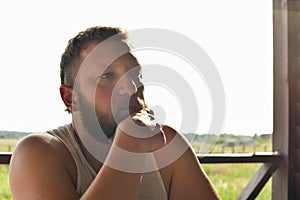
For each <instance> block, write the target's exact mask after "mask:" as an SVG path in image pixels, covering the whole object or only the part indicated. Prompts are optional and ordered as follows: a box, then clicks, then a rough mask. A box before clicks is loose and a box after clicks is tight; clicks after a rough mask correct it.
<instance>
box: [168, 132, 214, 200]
mask: <svg viewBox="0 0 300 200" xmlns="http://www.w3.org/2000/svg"><path fill="white" fill-rule="evenodd" d="M164 131H165V134H166V135H167V137H168V139H167V140H171V139H172V138H173V137H174V136H175V135H176V134H178V133H176V131H175V130H173V129H171V128H169V127H164ZM181 137H182V136H181ZM182 140H184V139H182ZM186 145H188V144H186ZM170 167H171V169H172V174H173V175H172V183H171V186H170V192H169V193H170V197H169V199H171V200H177V199H178V200H180V199H187V200H189V199H191V200H192V199H207V200H216V199H220V198H219V197H218V194H217V192H216V191H215V189H214V188H213V185H212V184H211V182H210V180H209V179H208V177H207V175H206V174H205V172H204V171H203V169H202V167H201V165H200V163H199V161H198V159H197V157H196V155H195V153H194V151H193V149H192V148H191V147H190V146H189V147H187V150H186V151H185V152H184V153H183V155H182V156H180V158H179V159H178V160H176V161H175V162H174V163H172V164H171V165H170Z"/></svg>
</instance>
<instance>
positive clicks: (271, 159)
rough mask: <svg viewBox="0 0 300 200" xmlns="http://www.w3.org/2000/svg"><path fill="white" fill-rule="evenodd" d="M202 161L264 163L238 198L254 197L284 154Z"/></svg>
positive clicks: (4, 156)
mask: <svg viewBox="0 0 300 200" xmlns="http://www.w3.org/2000/svg"><path fill="white" fill-rule="evenodd" d="M11 155H12V153H11V152H0V164H6V165H8V164H9V162H10V158H11ZM197 157H198V159H199V161H200V162H201V163H206V164H215V163H219V164H225V163H262V166H261V167H260V168H259V169H258V171H257V172H256V174H255V175H254V176H253V177H252V179H251V180H250V182H249V183H248V185H247V186H246V187H245V188H244V190H243V191H242V192H241V194H240V195H239V197H238V198H237V199H238V200H243V199H254V198H255V197H256V196H257V195H258V194H259V192H260V191H261V189H262V188H263V187H264V185H265V184H266V183H267V182H268V180H269V179H270V177H272V175H273V173H274V172H275V171H276V169H277V168H278V166H279V164H280V161H281V160H282V156H281V155H279V154H278V153H276V152H260V153H257V152H256V153H249V154H205V155H202V154H197Z"/></svg>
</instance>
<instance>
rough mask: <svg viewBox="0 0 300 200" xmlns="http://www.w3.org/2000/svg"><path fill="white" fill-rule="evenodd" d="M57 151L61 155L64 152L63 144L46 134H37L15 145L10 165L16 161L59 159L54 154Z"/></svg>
mask: <svg viewBox="0 0 300 200" xmlns="http://www.w3.org/2000/svg"><path fill="white" fill-rule="evenodd" d="M56 151H59V152H61V153H63V152H64V151H65V149H64V145H63V143H62V142H61V141H60V140H59V139H57V138H55V137H53V136H52V135H50V134H47V133H37V134H31V135H28V136H26V137H24V138H23V139H21V140H20V142H19V143H18V144H17V146H16V148H15V150H14V152H13V156H12V160H11V165H13V164H14V163H15V162H17V161H18V159H24V160H23V161H26V160H28V159H29V160H31V161H34V160H35V159H37V160H42V159H43V158H45V157H46V156H53V157H57V158H59V157H58V156H59V155H57V154H55V153H56Z"/></svg>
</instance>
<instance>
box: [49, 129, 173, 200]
mask: <svg viewBox="0 0 300 200" xmlns="http://www.w3.org/2000/svg"><path fill="white" fill-rule="evenodd" d="M48 133H50V134H51V135H53V136H55V137H57V138H59V139H60V140H61V141H62V142H63V143H64V144H65V146H66V147H67V148H68V150H69V151H70V153H71V155H72V157H73V159H74V161H75V164H76V167H77V188H76V191H77V193H78V194H79V196H82V195H83V194H84V192H85V191H86V190H87V188H88V187H89V186H90V184H91V183H92V182H93V180H94V178H95V177H96V175H97V173H96V172H95V170H94V169H93V167H92V166H91V165H90V164H89V162H88V161H87V159H86V157H85V156H84V154H83V152H82V150H81V147H80V145H79V144H78V142H77V140H76V138H75V134H76V133H75V131H74V129H73V128H72V125H71V124H67V125H65V126H61V127H59V128H57V129H54V130H52V131H48ZM138 199H139V200H147V199H149V200H150V199H153V200H166V199H168V198H167V193H166V190H165V187H164V184H163V181H162V178H161V176H160V173H159V171H154V172H150V173H146V174H143V179H142V181H141V184H140V191H139V198H138Z"/></svg>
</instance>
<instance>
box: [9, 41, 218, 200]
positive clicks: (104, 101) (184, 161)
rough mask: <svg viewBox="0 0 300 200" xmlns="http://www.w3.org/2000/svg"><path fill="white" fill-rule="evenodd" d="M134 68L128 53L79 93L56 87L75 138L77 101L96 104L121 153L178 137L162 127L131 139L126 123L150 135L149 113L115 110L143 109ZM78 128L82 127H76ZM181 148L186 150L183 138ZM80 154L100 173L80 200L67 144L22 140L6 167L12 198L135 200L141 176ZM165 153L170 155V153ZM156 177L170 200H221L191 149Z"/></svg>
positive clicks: (42, 137) (83, 83) (91, 76)
mask: <svg viewBox="0 0 300 200" xmlns="http://www.w3.org/2000/svg"><path fill="white" fill-rule="evenodd" d="M95 45H97V44H96V43H94V44H90V46H89V47H88V48H87V49H84V50H83V51H82V52H81V57H82V59H84V58H86V56H87V55H88V54H89V52H90V51H91V50H92V49H94V47H95ZM137 66H139V64H138V62H137V60H136V59H135V58H134V57H133V56H132V55H131V54H130V53H126V54H124V55H123V56H121V57H120V58H118V59H117V60H115V61H114V62H113V63H112V64H111V65H110V66H109V67H108V68H107V69H105V70H104V71H103V70H102V71H101V70H100V71H101V72H100V73H99V72H98V73H96V72H95V71H92V73H85V75H84V76H82V77H80V80H79V82H80V88H85V90H80V94H79V93H78V92H76V91H75V90H74V89H73V88H70V87H67V86H61V87H60V92H61V97H62V100H63V101H64V103H65V105H66V106H67V107H68V108H69V109H70V110H71V111H72V116H73V118H72V119H73V121H72V125H73V128H74V130H76V131H77V134H80V131H79V130H81V131H84V130H85V129H84V125H83V123H78V122H75V120H76V119H79V121H80V119H81V118H80V116H81V117H82V113H80V112H81V111H80V107H81V106H82V105H81V104H80V103H79V102H78V100H80V98H82V97H83V98H84V99H85V101H86V102H87V103H88V104H90V105H95V110H96V113H97V117H98V118H103V117H105V119H106V123H107V124H109V126H108V127H109V129H108V130H113V135H111V134H110V133H108V134H107V136H108V137H110V141H111V142H112V143H113V144H114V145H116V146H118V147H120V148H122V149H124V150H127V151H130V152H135V153H145V152H151V151H153V150H156V149H160V148H162V147H164V146H165V145H167V144H169V143H170V142H171V141H172V139H173V138H174V137H175V136H176V135H179V133H177V132H176V131H175V130H173V129H172V128H170V127H168V126H162V127H160V128H159V131H157V132H153V134H152V135H151V137H147V138H140V137H135V134H141V133H140V132H139V131H136V129H135V128H134V126H133V125H131V124H130V123H127V122H129V121H128V120H133V121H134V122H136V124H138V126H139V127H142V128H143V131H142V132H143V134H151V133H152V132H151V129H150V128H149V126H148V124H147V122H145V121H143V119H141V116H146V117H148V118H151V116H150V114H145V113H143V112H141V111H140V110H138V109H137V110H135V111H133V112H132V113H131V116H127V115H125V114H122V112H119V111H120V108H118V107H116V108H114V105H122V102H128V101H130V102H131V103H132V102H133V103H132V104H134V105H135V108H143V107H144V105H143V103H142V102H141V101H139V100H140V98H143V96H142V92H143V91H142V90H143V87H140V86H141V83H140V82H139V80H138V78H137V77H136V76H137V75H130V76H129V75H128V74H129V73H128V72H129V71H131V70H132V69H139V68H137ZM94 72H95V73H94ZM111 74H113V77H112V76H111ZM95 75H96V76H95ZM99 77H100V79H99ZM99 80H100V81H99ZM119 83H120V84H119ZM78 95H79V96H78ZM79 97H80V98H79ZM128 98H129V99H130V100H128ZM121 110H122V109H121ZM114 112H115V113H117V115H118V116H119V117H118V120H119V121H120V122H121V123H119V122H117V123H115V122H114V117H113V113H114ZM120 113H121V114H120ZM123 113H124V112H123ZM75 115H78V116H79V118H76V117H75ZM80 122H82V121H80ZM75 124H76V125H75ZM117 124H118V125H117ZM81 125H82V127H79V126H81ZM121 126H125V127H126V128H128V129H126V130H129V131H130V132H131V133H130V134H127V133H126V132H125V131H124V129H123V128H120V127H121ZM107 132H109V131H107ZM179 136H180V135H179ZM180 137H181V136H180ZM182 144H184V145H188V144H186V143H185V140H184V139H183V138H182ZM82 146H84V145H83V144H82ZM84 151H85V154H86V155H87V157H88V159H89V160H90V161H91V164H92V166H93V168H94V169H95V170H96V171H98V174H97V176H96V178H95V180H94V181H93V182H92V184H91V186H90V187H89V188H88V189H87V191H86V192H85V194H84V195H83V196H82V197H79V196H78V194H77V193H76V181H77V169H76V165H75V162H74V160H73V158H72V156H71V154H70V152H69V151H68V150H67V148H66V147H65V145H64V144H63V143H62V142H61V141H60V140H59V139H57V138H55V137H53V136H51V135H49V134H34V135H31V136H28V137H26V138H24V139H22V140H21V141H20V143H19V144H18V145H17V147H16V149H15V151H14V154H13V156H12V159H11V164H10V177H9V181H10V186H11V192H12V196H13V199H15V200H18V199H22V200H24V199H25V200H26V199H28V200H29V199H30V200H32V199H55V200H60V199H61V200H65V199H137V196H138V188H139V184H140V181H141V179H142V174H141V173H128V172H123V171H118V170H116V169H113V168H110V167H109V166H107V165H103V163H100V162H99V161H98V160H97V159H95V158H94V157H93V155H91V154H90V153H89V151H87V149H86V148H85V147H84ZM169 153H170V155H171V154H172V151H170V152H169ZM113 156H114V155H113V154H109V155H108V158H107V159H108V160H109V159H113ZM157 156H158V157H159V155H157ZM160 159H163V157H162V158H160ZM160 174H161V177H162V180H163V183H164V186H165V189H166V192H167V194H168V199H172V200H176V199H180V200H182V199H206V200H207V199H219V197H218V195H217V194H216V192H215V190H214V188H213V186H212V184H211V183H210V181H209V179H208V178H207V176H206V175H205V173H204V171H203V169H202V168H201V165H200V163H199V162H198V159H197V157H196V156H195V154H194V152H193V150H192V149H191V147H189V146H188V147H187V149H186V150H185V152H184V153H183V154H182V155H181V156H180V157H179V158H178V159H176V160H175V161H174V162H172V163H170V164H169V165H167V166H165V167H163V168H162V169H160ZM115 180H118V181H115Z"/></svg>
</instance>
